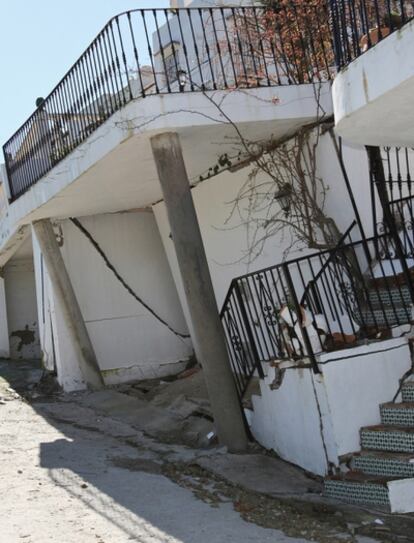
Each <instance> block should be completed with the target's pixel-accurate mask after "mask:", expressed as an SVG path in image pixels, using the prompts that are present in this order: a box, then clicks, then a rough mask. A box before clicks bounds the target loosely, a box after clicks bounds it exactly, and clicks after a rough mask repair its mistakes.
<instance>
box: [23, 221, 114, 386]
mask: <svg viewBox="0 0 414 543" xmlns="http://www.w3.org/2000/svg"><path fill="white" fill-rule="evenodd" d="M33 230H34V231H35V234H36V238H37V241H38V243H39V247H40V250H41V252H42V254H43V258H44V261H45V264H46V267H47V271H48V274H49V278H50V281H51V283H52V288H53V292H54V295H55V298H56V301H57V303H58V304H59V307H60V309H61V312H62V315H63V319H64V321H65V325H66V327H67V329H68V331H69V334H70V336H71V341H72V343H73V346H74V348H75V352H76V354H77V360H78V363H79V366H80V369H81V372H82V375H83V378H84V380H85V382H86V383H87V385H88V386H89V387H90V388H93V389H99V388H102V387H103V384H104V383H103V379H102V375H101V372H100V370H99V366H98V362H97V360H96V355H95V352H94V349H93V346H92V343H91V340H90V338H89V333H88V330H87V328H86V325H85V321H84V320H83V317H82V313H81V310H80V307H79V304H78V301H77V299H76V295H75V291H74V290H73V287H72V283H71V280H70V277H69V274H68V272H67V270H66V266H65V263H64V261H63V257H62V254H61V252H60V249H59V245H58V243H57V241H56V236H55V233H54V231H53V227H52V224H51V222H50V220H49V219H43V220H41V221H36V222H34V223H33Z"/></svg>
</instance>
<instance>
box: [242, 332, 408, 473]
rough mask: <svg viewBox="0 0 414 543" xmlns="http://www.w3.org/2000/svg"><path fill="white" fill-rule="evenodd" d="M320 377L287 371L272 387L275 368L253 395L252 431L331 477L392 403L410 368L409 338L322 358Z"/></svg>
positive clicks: (307, 466) (288, 456)
mask: <svg viewBox="0 0 414 543" xmlns="http://www.w3.org/2000/svg"><path fill="white" fill-rule="evenodd" d="M320 359H321V364H320V366H319V367H320V369H321V372H322V373H321V374H320V375H314V374H313V372H312V370H311V369H297V368H289V369H286V371H285V375H284V378H283V381H282V385H281V386H280V388H278V389H276V390H271V389H270V384H271V383H272V381H273V380H274V376H275V373H274V372H275V370H274V368H269V370H268V371H269V373H268V375H267V377H266V379H265V380H264V381H261V386H260V388H261V396H254V397H253V407H254V411H253V413H251V414H250V415H249V419H250V424H251V430H252V433H253V435H254V436H255V438H256V439H257V440H258V441H259V443H261V444H262V445H263V446H264V447H266V448H268V449H273V450H275V451H276V452H277V453H278V454H279V455H280V456H281V457H282V458H284V459H285V460H288V461H289V462H293V463H294V464H297V465H299V466H301V467H302V468H304V469H306V470H308V471H311V472H313V473H316V474H318V475H326V474H327V472H328V470H329V468H330V467H331V468H332V467H338V466H339V464H340V457H341V456H343V455H348V454H349V453H353V452H356V451H358V450H359V449H360V445H359V431H360V428H362V427H363V426H370V425H375V424H378V423H379V422H380V411H379V406H380V404H382V403H385V402H390V401H392V400H393V398H394V396H395V394H396V393H397V391H398V388H399V380H400V379H401V377H402V376H403V375H404V373H405V372H406V371H407V370H408V369H409V368H410V366H411V358H410V351H409V347H408V343H407V341H406V340H405V339H393V340H388V341H381V342H378V343H376V344H371V345H369V346H362V347H358V348H355V349H346V350H342V351H337V352H335V353H326V354H323V355H321V358H320Z"/></svg>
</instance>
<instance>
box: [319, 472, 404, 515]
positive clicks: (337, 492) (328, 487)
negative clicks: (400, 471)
mask: <svg viewBox="0 0 414 543" xmlns="http://www.w3.org/2000/svg"><path fill="white" fill-rule="evenodd" d="M324 494H325V496H326V497H328V498H333V499H335V500H340V501H343V502H346V503H350V504H355V505H371V506H372V505H375V506H381V507H386V508H387V509H388V510H390V511H391V512H392V513H412V512H414V478H412V477H407V478H404V479H401V478H399V477H377V476H375V475H368V474H366V473H362V472H360V471H350V472H348V473H345V474H341V475H335V476H332V477H327V478H326V479H325V482H324Z"/></svg>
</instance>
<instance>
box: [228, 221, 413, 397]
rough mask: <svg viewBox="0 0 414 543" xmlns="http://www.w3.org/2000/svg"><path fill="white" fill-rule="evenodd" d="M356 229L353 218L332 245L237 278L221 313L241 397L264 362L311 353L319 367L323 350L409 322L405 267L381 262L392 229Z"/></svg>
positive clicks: (313, 363) (311, 360)
mask: <svg viewBox="0 0 414 543" xmlns="http://www.w3.org/2000/svg"><path fill="white" fill-rule="evenodd" d="M355 234H357V235H358V229H357V225H356V223H355V222H353V223H352V225H351V226H350V227H349V228H348V229H347V231H346V232H345V233H344V235H343V236H342V237H341V239H340V240H339V242H338V244H337V245H336V246H335V247H334V248H333V249H330V250H326V251H320V252H318V253H312V254H310V255H306V256H304V257H301V258H298V259H293V260H290V261H288V262H285V263H282V264H278V265H276V266H272V267H269V268H265V269H262V270H259V271H256V272H252V273H249V274H246V275H243V276H241V277H238V278H236V279H233V281H232V283H231V286H230V289H229V291H228V293H227V296H226V299H225V301H224V304H223V308H222V310H221V319H222V323H223V328H224V331H225V336H226V341H227V347H228V352H229V357H230V361H231V364H232V368H233V373H234V376H235V381H236V385H237V390H238V392H239V395H240V397H241V398H242V397H243V395H244V393H245V391H246V389H247V386H248V384H249V382H250V379H251V378H252V376H253V375H257V376H258V377H263V374H264V372H263V367H262V364H263V363H264V362H272V361H275V360H297V361H300V360H307V361H308V363H309V364H310V366H311V367H312V368H313V370H314V372H319V367H318V358H317V356H318V355H319V354H321V353H323V352H326V351H330V350H337V349H340V348H347V347H348V348H349V347H352V346H355V345H357V344H358V342H360V341H361V340H369V339H379V338H386V337H389V336H390V335H391V332H390V331H391V329H392V328H394V327H396V326H401V325H402V324H408V323H410V322H411V320H412V315H411V306H410V298H409V294H408V293H407V291H406V286H405V285H404V279H403V278H402V276H401V274H400V271H401V270H400V269H399V268H398V265H397V264H396V262H394V261H392V260H391V261H389V262H387V261H377V262H376V261H375V253H376V246H377V245H379V246H387V244H389V243H390V239H389V238H390V235H389V234H387V233H385V234H383V235H380V236H377V237H376V238H370V239H367V240H361V239H358V240H357V241H354V240H353V239H352V236H353V235H355ZM358 237H359V236H358ZM367 249H368V254H367Z"/></svg>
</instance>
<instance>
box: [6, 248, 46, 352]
mask: <svg viewBox="0 0 414 543" xmlns="http://www.w3.org/2000/svg"><path fill="white" fill-rule="evenodd" d="M4 281H5V292H6V306H7V324H8V335H9V345H10V358H12V359H15V360H30V359H36V358H40V342H39V328H38V317H37V301H36V287H35V276H34V266H33V259H32V258H29V259H26V258H25V259H12V260H10V261H9V262H8V264H7V265H6V266H5V267H4Z"/></svg>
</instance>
